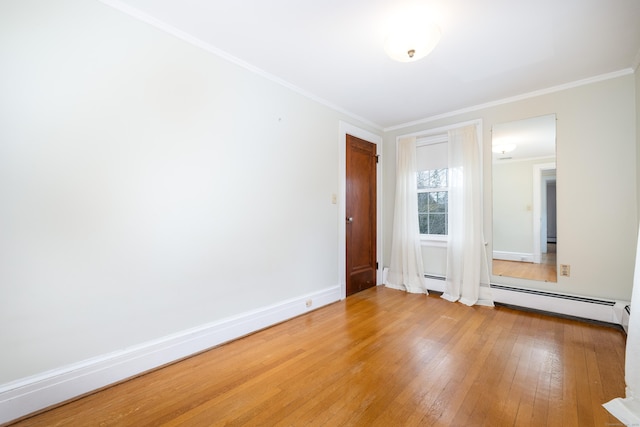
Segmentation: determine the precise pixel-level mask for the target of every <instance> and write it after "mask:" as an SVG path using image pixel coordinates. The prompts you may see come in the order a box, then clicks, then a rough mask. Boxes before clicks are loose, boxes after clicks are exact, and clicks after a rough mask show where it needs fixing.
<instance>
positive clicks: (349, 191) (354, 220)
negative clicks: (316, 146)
mask: <svg viewBox="0 0 640 427" xmlns="http://www.w3.org/2000/svg"><path fill="white" fill-rule="evenodd" d="M346 146H347V154H346V160H347V161H346V163H347V164H346V173H347V177H346V178H347V180H346V181H347V185H346V213H347V215H346V218H345V221H346V238H347V242H346V247H347V251H346V252H347V260H346V265H347V279H346V282H347V296H349V295H351V294H354V293H356V292H360V291H362V290H364V289H367V288H370V287H372V286H375V285H376V270H377V266H376V163H377V157H376V145H375V144H372V143H370V142H367V141H364V140H362V139H359V138H356V137H355V136H351V135H347V144H346Z"/></svg>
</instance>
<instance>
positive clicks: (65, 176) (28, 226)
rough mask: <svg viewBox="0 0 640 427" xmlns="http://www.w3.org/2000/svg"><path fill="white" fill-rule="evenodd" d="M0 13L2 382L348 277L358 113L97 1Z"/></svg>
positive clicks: (32, 1) (7, 8) (27, 1)
mask: <svg viewBox="0 0 640 427" xmlns="http://www.w3.org/2000/svg"><path fill="white" fill-rule="evenodd" d="M0 29H1V30H0V57H1V62H2V66H1V67H0V93H1V94H2V95H1V96H0V141H1V143H0V200H2V203H1V204H0V236H2V237H1V238H0V295H1V297H0V348H2V351H0V385H1V384H2V383H6V382H10V381H12V380H16V379H20V378H25V377H28V376H30V375H34V374H38V373H42V372H44V371H47V370H51V369H54V368H58V367H61V366H66V365H69V364H73V363H76V362H78V361H82V360H85V359H88V358H91V357H94V356H98V355H102V354H106V353H109V352H112V351H116V350H121V349H126V348H129V347H130V346H134V345H138V344H140V343H143V342H146V341H148V340H153V339H156V338H159V337H163V336H167V335H170V334H174V333H179V332H180V331H183V330H186V329H188V328H193V327H197V326H199V325H203V324H206V323H207V322H212V321H215V320H217V319H222V318H227V317H229V316H233V315H237V314H238V313H244V312H247V311H250V310H254V309H257V308H260V307H265V306H268V305H270V304H276V303H278V302H281V301H284V300H287V299H289V298H294V297H296V296H300V295H304V294H307V293H310V292H315V291H318V290H322V289H325V288H327V287H332V286H338V285H339V277H338V217H337V206H336V205H334V204H332V203H331V195H332V194H336V193H337V191H338V152H337V150H338V123H339V121H340V120H348V121H350V122H354V120H351V119H349V118H348V117H345V116H344V115H342V114H339V113H337V112H335V111H333V110H331V109H329V108H327V107H325V106H322V105H320V104H318V103H316V102H313V101H311V100H309V99H307V98H305V97H303V96H301V95H299V94H297V93H295V92H293V91H291V90H289V89H286V88H284V87H282V86H279V85H277V84H275V83H273V82H272V81H270V80H267V79H265V78H264V77H261V76H259V75H257V74H254V73H251V72H249V71H246V70H244V69H242V68H240V67H238V66H236V65H233V64H231V63H229V62H226V61H224V60H222V59H220V58H218V57H216V56H214V55H212V54H210V53H208V52H206V51H204V50H201V49H199V48H197V47H194V46H192V45H189V44H187V43H185V42H184V41H181V40H179V39H177V38H175V37H173V36H170V35H167V34H165V33H163V32H161V31H160V30H158V29H155V28H154V27H152V26H149V25H147V24H144V23H141V22H139V21H137V20H135V19H133V18H131V17H128V16H126V15H124V14H122V13H121V12H118V11H116V10H114V9H112V8H110V7H108V6H105V5H103V4H101V3H99V2H96V1H91V2H87V1H81V0H65V1H52V0H39V1H38V0H22V1H19V2H18V1H15V2H3V4H2V7H1V11H0ZM355 124H356V125H360V124H358V123H355Z"/></svg>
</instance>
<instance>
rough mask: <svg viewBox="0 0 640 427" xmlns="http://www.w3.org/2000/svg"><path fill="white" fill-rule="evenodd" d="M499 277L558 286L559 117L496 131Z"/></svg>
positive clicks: (496, 262)
mask: <svg viewBox="0 0 640 427" xmlns="http://www.w3.org/2000/svg"><path fill="white" fill-rule="evenodd" d="M492 151H493V162H492V163H493V170H492V175H493V263H492V264H493V275H494V276H508V277H517V278H521V279H531V280H540V281H546V282H556V281H557V268H556V245H557V241H556V116H555V114H551V115H547V116H541V117H534V118H530V119H525V120H518V121H515V122H509V123H503V124H498V125H494V126H493V129H492Z"/></svg>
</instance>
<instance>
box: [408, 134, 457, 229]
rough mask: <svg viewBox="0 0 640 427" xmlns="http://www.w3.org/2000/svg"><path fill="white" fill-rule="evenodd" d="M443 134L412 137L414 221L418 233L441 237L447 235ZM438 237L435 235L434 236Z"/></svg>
mask: <svg viewBox="0 0 640 427" xmlns="http://www.w3.org/2000/svg"><path fill="white" fill-rule="evenodd" d="M447 149H448V147H447V135H435V136H431V137H428V138H418V139H417V140H416V166H417V170H418V172H417V181H418V188H417V191H418V223H419V225H420V234H421V235H423V236H424V237H427V236H428V237H427V238H435V239H438V238H442V237H444V236H447V234H448V229H447V227H448V222H449V183H448V173H449V169H448V166H449V165H448V152H447ZM436 236H438V237H436Z"/></svg>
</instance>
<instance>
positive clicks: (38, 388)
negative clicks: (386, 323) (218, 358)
mask: <svg viewBox="0 0 640 427" xmlns="http://www.w3.org/2000/svg"><path fill="white" fill-rule="evenodd" d="M341 298H342V296H341V292H340V286H334V287H331V288H327V289H324V290H322V291H318V292H314V293H311V294H307V295H304V296H301V297H297V298H292V299H289V300H286V301H282V302H279V303H277V304H274V305H271V306H268V307H264V308H261V309H258V310H254V311H251V312H247V313H243V314H240V315H238V316H233V317H230V318H227V319H223V320H220V321H217V322H213V323H210V324H207V325H203V326H200V327H197V328H193V329H189V330H186V331H182V332H180V333H177V334H173V335H170V336H167V337H163V338H160V339H158V340H154V341H150V342H146V343H143V344H140V345H138V346H135V347H131V348H127V349H125V350H122V351H116V352H113V353H109V354H105V355H103V356H99V357H95V358H92V359H89V360H85V361H82V362H79V363H75V364H72V365H69V366H65V367H62V368H59V369H54V370H51V371H48V372H44V373H42V374H38V375H34V376H31V377H28V378H23V379H20V380H17V381H12V382H9V383H6V384H2V385H0V424H3V423H7V422H9V421H12V420H16V419H18V418H21V417H24V416H26V415H29V414H31V413H34V412H37V411H40V410H42V409H45V408H48V407H50V406H53V405H56V404H59V403H62V402H64V401H67V400H70V399H73V398H75V397H78V396H81V395H83V394H86V393H89V392H91V391H94V390H97V389H100V388H102V387H105V386H108V385H110V384H114V383H117V382H119V381H122V380H125V379H127V378H131V377H134V376H136V375H139V374H141V373H143V372H146V371H149V370H151V369H155V368H158V367H160V366H163V365H166V364H169V363H171V362H175V361H177V360H180V359H183V358H185V357H188V356H191V355H193V354H196V353H199V352H202V351H204V350H207V349H209V348H212V347H215V346H217V345H220V344H223V343H226V342H229V341H231V340H234V339H237V338H239V337H242V336H244V335H247V334H250V333H252V332H255V331H258V330H260V329H264V328H266V327H269V326H272V325H274V324H276V323H280V322H282V321H285V320H288V319H291V318H293V317H295V316H298V315H300V314H304V313H306V312H308V311H311V310H315V309H317V308H319V307H322V306H324V305H327V304H330V303H333V302H335V301H339V300H340V299H341ZM309 301H310V306H307V304H308V303H309Z"/></svg>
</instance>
